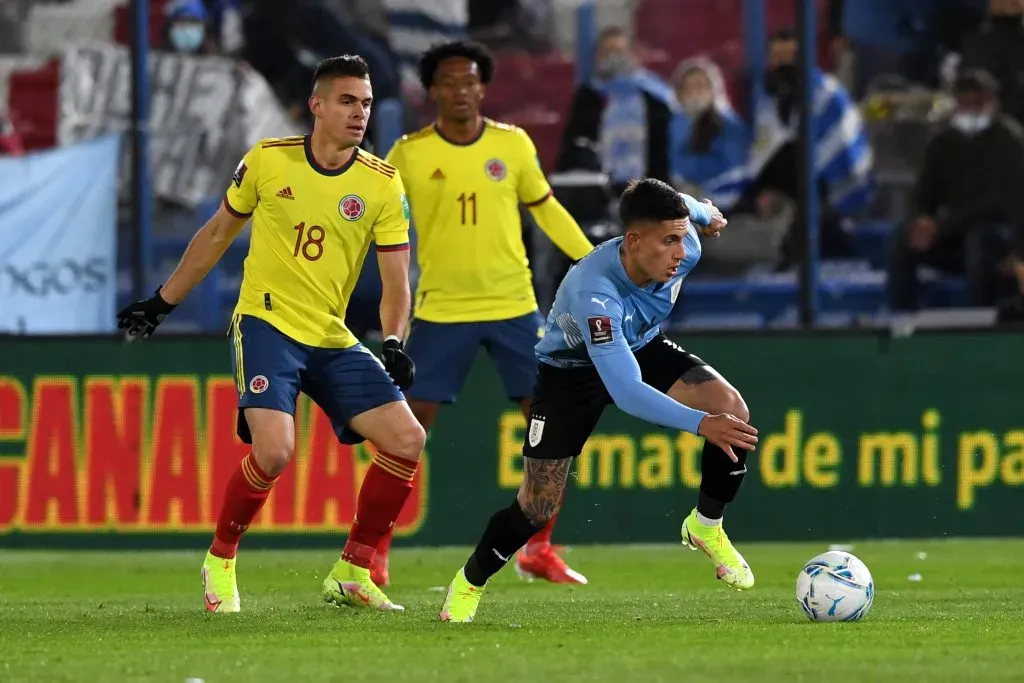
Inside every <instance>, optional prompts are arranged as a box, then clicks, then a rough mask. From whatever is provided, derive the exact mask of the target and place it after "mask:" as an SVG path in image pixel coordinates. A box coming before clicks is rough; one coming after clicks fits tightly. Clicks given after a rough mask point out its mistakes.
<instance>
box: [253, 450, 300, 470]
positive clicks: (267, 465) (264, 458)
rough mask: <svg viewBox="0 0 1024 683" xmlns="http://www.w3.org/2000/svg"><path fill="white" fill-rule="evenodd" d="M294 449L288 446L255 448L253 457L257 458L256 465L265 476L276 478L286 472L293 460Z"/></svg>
mask: <svg viewBox="0 0 1024 683" xmlns="http://www.w3.org/2000/svg"><path fill="white" fill-rule="evenodd" d="M292 452H293V448H292V447H291V446H288V445H279V446H262V447H256V446H254V447H253V449H252V456H253V457H254V458H256V464H257V465H259V466H260V469H261V470H263V472H264V474H266V475H267V476H269V477H276V476H277V475H279V474H281V472H284V468H285V467H287V466H288V463H289V462H290V461H291V459H292Z"/></svg>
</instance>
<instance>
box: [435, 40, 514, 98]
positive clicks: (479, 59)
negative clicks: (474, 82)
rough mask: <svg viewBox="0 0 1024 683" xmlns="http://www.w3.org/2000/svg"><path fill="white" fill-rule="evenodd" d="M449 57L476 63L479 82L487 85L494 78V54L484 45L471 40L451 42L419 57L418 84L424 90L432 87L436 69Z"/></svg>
mask: <svg viewBox="0 0 1024 683" xmlns="http://www.w3.org/2000/svg"><path fill="white" fill-rule="evenodd" d="M449 57H463V58H464V59H468V60H469V61H471V62H475V63H476V67H477V68H478V69H480V82H481V83H483V84H484V85H487V84H488V83H490V82H491V80H492V79H493V78H494V68H495V64H494V54H493V53H491V51H490V50H489V49H488V48H487V46H486V45H483V44H481V43H477V42H475V41H472V40H453V41H451V42H449V43H442V44H440V45H435V46H434V47H432V48H430V49H429V50H427V51H426V52H424V53H423V56H421V57H420V65H419V68H420V83H422V84H423V87H424V88H430V86H432V85H434V76H436V75H437V67H438V66H440V64H441V62H443V61H444V60H446V59H448V58H449Z"/></svg>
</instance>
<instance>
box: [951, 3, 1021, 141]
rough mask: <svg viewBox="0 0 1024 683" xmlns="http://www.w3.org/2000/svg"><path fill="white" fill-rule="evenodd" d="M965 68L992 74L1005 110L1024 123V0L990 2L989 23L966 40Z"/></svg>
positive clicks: (963, 63) (964, 52) (964, 49)
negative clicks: (982, 70)
mask: <svg viewBox="0 0 1024 683" xmlns="http://www.w3.org/2000/svg"><path fill="white" fill-rule="evenodd" d="M962 56H963V61H962V62H961V66H962V67H963V68H978V69H984V70H985V71H988V72H989V73H990V74H992V76H994V77H995V79H996V82H997V83H999V93H1000V99H1001V100H1002V110H1003V111H1004V112H1006V113H1007V114H1009V115H1010V116H1012V117H1014V118H1015V119H1017V122H1018V123H1022V124H1024V0H989V2H988V20H987V21H986V22H985V23H984V24H983V25H982V26H981V28H980V29H979V30H978V32H977V33H975V34H974V35H972V36H970V37H968V38H967V39H966V40H965V41H964V47H963V55H962Z"/></svg>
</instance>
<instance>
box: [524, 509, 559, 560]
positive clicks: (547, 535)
mask: <svg viewBox="0 0 1024 683" xmlns="http://www.w3.org/2000/svg"><path fill="white" fill-rule="evenodd" d="M557 520H558V513H557V512H556V513H555V514H553V515H551V519H549V520H548V523H547V524H545V525H544V528H543V529H541V530H540V531H538V532H537V533H535V534H534V535H533V536H531V537H530V540H529V541H527V542H526V552H528V553H534V552H537V551H538V550H541V549H543V548H545V547H547V546H549V545H551V532H552V531H553V530H554V528H555V522H556V521H557Z"/></svg>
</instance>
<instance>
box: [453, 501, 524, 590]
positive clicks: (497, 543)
mask: <svg viewBox="0 0 1024 683" xmlns="http://www.w3.org/2000/svg"><path fill="white" fill-rule="evenodd" d="M537 529H538V527H535V526H534V525H533V523H532V522H530V520H529V519H527V518H526V515H525V514H523V509H522V508H521V507H519V501H518V500H514V501H512V504H511V505H509V506H508V507H507V508H503V509H501V510H498V511H497V512H495V513H494V515H493V516H491V521H489V522H488V523H487V528H486V529H484V535H483V536H481V537H480V543H478V544H477V546H476V550H474V551H473V554H472V555H470V556H469V560H468V561H467V562H466V568H465V572H466V579H468V580H469V582H470V583H471V584H473V585H474V586H480V587H482V586H483V585H484V584H486V583H487V579H489V578H491V577H492V576H494V575H495V574H497V573H498V572H499V571H501V568H502V567H504V566H505V564H506V563H507V562H508V561H509V560H511V559H512V556H513V555H515V554H516V552H517V551H518V550H519V549H520V548H522V547H523V546H524V545H526V542H527V541H529V540H530V537H531V536H533V535H534V534H535V533H537Z"/></svg>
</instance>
